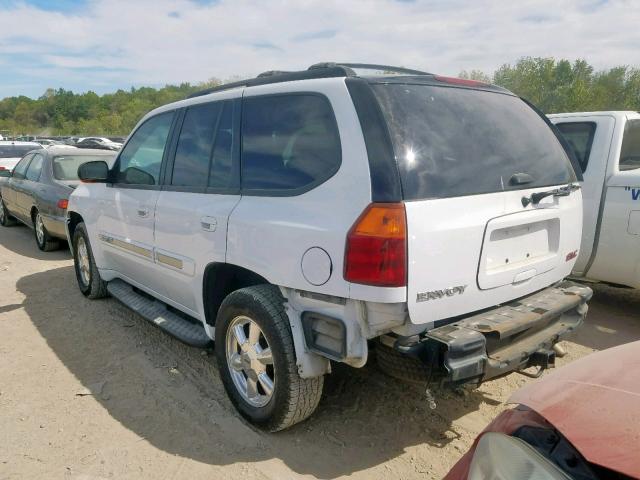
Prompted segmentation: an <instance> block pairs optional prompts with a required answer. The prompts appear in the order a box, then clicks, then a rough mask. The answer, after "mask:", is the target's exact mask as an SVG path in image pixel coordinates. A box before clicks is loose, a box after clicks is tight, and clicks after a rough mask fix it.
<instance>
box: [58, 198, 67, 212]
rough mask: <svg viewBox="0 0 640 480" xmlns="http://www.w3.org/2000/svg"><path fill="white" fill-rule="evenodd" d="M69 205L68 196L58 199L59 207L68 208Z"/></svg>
mask: <svg viewBox="0 0 640 480" xmlns="http://www.w3.org/2000/svg"><path fill="white" fill-rule="evenodd" d="M68 206H69V200H67V199H66V198H61V199H60V200H58V208H61V209H63V210H66V209H67V207H68Z"/></svg>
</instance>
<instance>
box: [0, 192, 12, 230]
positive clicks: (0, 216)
mask: <svg viewBox="0 0 640 480" xmlns="http://www.w3.org/2000/svg"><path fill="white" fill-rule="evenodd" d="M15 224H16V219H15V218H13V217H12V216H11V215H10V214H9V211H8V210H7V207H6V206H5V204H4V201H3V200H2V199H1V198H0V225H2V226H3V227H11V226H13V225H15Z"/></svg>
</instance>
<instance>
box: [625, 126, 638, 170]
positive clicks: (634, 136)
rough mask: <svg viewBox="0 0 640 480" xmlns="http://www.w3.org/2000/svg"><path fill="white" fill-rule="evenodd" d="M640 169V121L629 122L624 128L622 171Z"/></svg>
mask: <svg viewBox="0 0 640 480" xmlns="http://www.w3.org/2000/svg"><path fill="white" fill-rule="evenodd" d="M636 168H640V120H629V121H627V124H626V125H625V126H624V136H623V137H622V149H621V151H620V170H634V169H636Z"/></svg>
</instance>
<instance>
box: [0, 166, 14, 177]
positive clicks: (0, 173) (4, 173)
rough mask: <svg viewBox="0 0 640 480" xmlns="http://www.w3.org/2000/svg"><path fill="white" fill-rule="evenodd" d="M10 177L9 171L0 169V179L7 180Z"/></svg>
mask: <svg viewBox="0 0 640 480" xmlns="http://www.w3.org/2000/svg"><path fill="white" fill-rule="evenodd" d="M10 176H11V170H5V169H4V168H3V169H0V178H9V177H10Z"/></svg>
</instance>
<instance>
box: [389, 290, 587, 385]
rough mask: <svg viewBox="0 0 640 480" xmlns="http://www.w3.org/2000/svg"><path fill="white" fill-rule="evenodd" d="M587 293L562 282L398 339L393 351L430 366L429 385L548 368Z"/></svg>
mask: <svg viewBox="0 0 640 480" xmlns="http://www.w3.org/2000/svg"><path fill="white" fill-rule="evenodd" d="M592 294H593V292H592V291H591V289H590V288H589V287H585V286H583V285H580V284H577V283H573V282H569V281H564V282H561V283H559V284H556V285H554V286H552V287H549V288H546V289H544V290H541V291H539V292H537V293H534V294H532V295H529V296H527V297H524V298H521V299H519V300H516V301H513V302H511V303H509V304H506V305H502V306H499V307H496V308H494V309H491V310H488V311H485V312H483V313H479V314H476V315H473V316H471V317H467V318H464V319H461V320H457V321H454V322H453V323H451V324H448V325H445V326H442V327H438V328H435V329H433V330H429V331H427V332H425V333H424V334H422V335H421V336H420V337H418V338H416V337H410V338H402V337H401V338H397V339H396V341H395V342H394V346H395V348H396V349H397V350H399V351H401V352H404V353H409V354H412V355H414V356H417V357H418V358H420V359H421V360H422V361H423V362H425V363H429V364H430V365H431V367H432V369H431V371H432V375H431V376H432V378H431V379H428V380H431V381H434V380H437V381H439V382H440V383H444V384H451V385H461V384H465V383H476V384H478V383H481V382H484V381H486V380H489V379H491V378H495V377H497V376H500V375H503V374H505V373H509V372H512V371H516V370H521V369H524V368H527V367H531V366H538V367H540V368H541V369H542V368H547V367H549V366H553V363H554V360H555V355H554V352H553V346H554V344H556V343H557V342H558V341H560V340H561V339H562V338H563V337H564V336H566V335H567V334H568V333H570V332H572V331H573V330H575V329H576V328H577V327H579V326H580V325H581V324H582V322H583V320H584V317H585V315H586V313H587V309H588V307H587V301H588V300H589V299H590V298H591V296H592ZM434 364H435V365H434ZM438 367H439V368H438Z"/></svg>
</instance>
